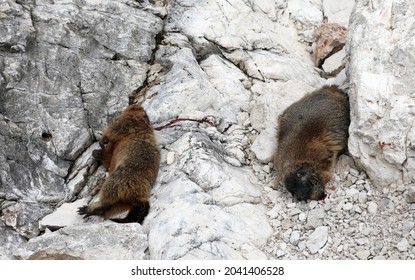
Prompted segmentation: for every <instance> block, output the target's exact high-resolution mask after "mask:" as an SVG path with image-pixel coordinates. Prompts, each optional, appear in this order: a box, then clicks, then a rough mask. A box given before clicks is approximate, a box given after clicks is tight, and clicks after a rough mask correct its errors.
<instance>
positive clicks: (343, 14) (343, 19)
mask: <svg viewBox="0 0 415 280" xmlns="http://www.w3.org/2000/svg"><path fill="white" fill-rule="evenodd" d="M355 3H356V1H355V0H343V1H337V0H323V11H324V17H326V18H327V22H335V23H338V24H340V25H342V26H344V27H347V26H348V25H349V18H350V14H351V13H352V10H353V7H354V5H355Z"/></svg>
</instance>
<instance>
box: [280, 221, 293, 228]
mask: <svg viewBox="0 0 415 280" xmlns="http://www.w3.org/2000/svg"><path fill="white" fill-rule="evenodd" d="M292 223H293V222H292V221H291V220H288V219H287V220H284V221H283V222H282V228H283V229H284V230H287V229H289V228H290V227H291V225H292Z"/></svg>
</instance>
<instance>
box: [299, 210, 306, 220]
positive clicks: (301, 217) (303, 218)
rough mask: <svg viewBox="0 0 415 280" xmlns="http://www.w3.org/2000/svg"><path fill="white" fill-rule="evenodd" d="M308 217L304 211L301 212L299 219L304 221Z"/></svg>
mask: <svg viewBox="0 0 415 280" xmlns="http://www.w3.org/2000/svg"><path fill="white" fill-rule="evenodd" d="M306 218H307V215H306V214H305V213H304V212H301V213H300V214H299V215H298V220H299V221H304V220H305V219H306Z"/></svg>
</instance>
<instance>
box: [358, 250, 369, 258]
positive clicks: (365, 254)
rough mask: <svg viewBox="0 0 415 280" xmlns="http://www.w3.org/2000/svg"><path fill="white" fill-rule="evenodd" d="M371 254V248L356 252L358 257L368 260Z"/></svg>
mask: <svg viewBox="0 0 415 280" xmlns="http://www.w3.org/2000/svg"><path fill="white" fill-rule="evenodd" d="M369 256H370V251H369V250H362V251H358V252H357V253H356V257H357V258H358V259H359V260H367V258H368V257H369Z"/></svg>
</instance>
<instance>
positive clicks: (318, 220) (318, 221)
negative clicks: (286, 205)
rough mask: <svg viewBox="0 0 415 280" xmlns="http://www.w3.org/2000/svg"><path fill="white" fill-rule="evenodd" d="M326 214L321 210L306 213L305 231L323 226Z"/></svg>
mask: <svg viewBox="0 0 415 280" xmlns="http://www.w3.org/2000/svg"><path fill="white" fill-rule="evenodd" d="M325 215H326V212H325V211H324V209H322V208H316V209H312V210H310V211H308V215H307V224H306V228H307V229H315V228H317V227H319V226H321V225H322V224H323V220H324V217H325Z"/></svg>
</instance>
